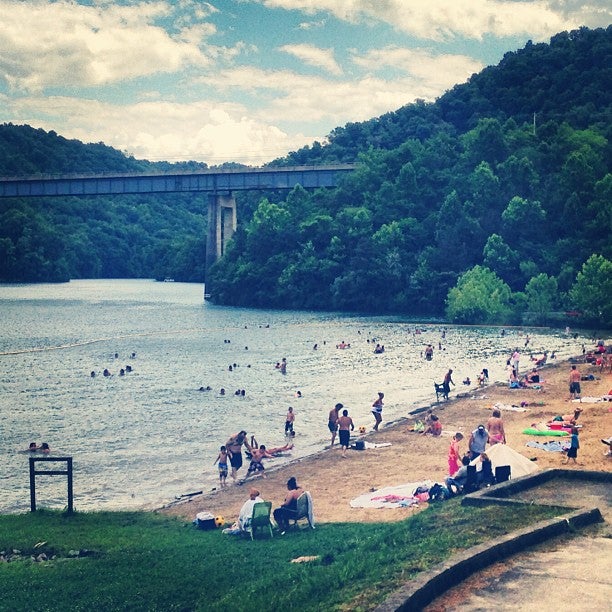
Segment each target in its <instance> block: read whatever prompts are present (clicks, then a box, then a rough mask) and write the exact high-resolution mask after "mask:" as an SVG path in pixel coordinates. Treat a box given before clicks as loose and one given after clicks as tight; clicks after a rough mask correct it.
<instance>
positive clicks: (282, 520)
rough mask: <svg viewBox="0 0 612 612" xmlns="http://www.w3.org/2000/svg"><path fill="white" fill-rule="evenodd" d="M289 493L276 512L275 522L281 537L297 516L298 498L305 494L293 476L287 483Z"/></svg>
mask: <svg viewBox="0 0 612 612" xmlns="http://www.w3.org/2000/svg"><path fill="white" fill-rule="evenodd" d="M287 490H288V493H287V495H285V500H284V501H283V503H282V504H281V505H280V506H279V507H278V508H276V510H274V520H275V521H276V524H277V525H278V528H279V529H280V532H281V535H284V534H285V532H286V531H287V529H288V528H289V521H290V520H291V519H292V518H294V517H295V516H296V511H297V500H298V497H299V496H300V495H301V494H302V493H303V492H304V489H302V487H300V486H299V485H298V483H297V480H296V479H295V476H292V477H291V478H290V479H289V480H288V481H287Z"/></svg>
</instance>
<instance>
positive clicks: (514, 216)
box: [208, 28, 612, 325]
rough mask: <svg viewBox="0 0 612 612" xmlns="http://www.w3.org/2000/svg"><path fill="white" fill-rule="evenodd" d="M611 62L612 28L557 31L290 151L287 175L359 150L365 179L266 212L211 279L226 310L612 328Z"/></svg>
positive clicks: (266, 205)
mask: <svg viewBox="0 0 612 612" xmlns="http://www.w3.org/2000/svg"><path fill="white" fill-rule="evenodd" d="M611 60H612V28H608V29H607V30H594V31H592V30H588V29H586V28H585V29H581V30H579V31H575V32H571V33H562V34H558V35H557V36H555V37H554V38H553V39H552V40H551V43H550V45H544V44H539V45H532V44H529V45H527V46H526V48H525V49H522V50H520V51H518V52H516V53H509V54H507V55H506V57H505V58H504V59H503V61H502V62H501V63H500V65H499V66H497V67H490V68H487V69H485V70H484V71H483V72H482V73H480V74H478V75H474V76H473V77H472V78H471V79H470V81H469V82H468V83H466V84H464V85H460V86H457V87H455V88H454V89H453V90H452V91H449V92H448V93H447V94H445V95H444V96H443V97H441V98H440V99H439V100H438V101H437V102H436V103H435V104H424V103H417V104H413V105H409V106H406V107H404V108H402V109H400V110H398V111H397V112H395V113H389V114H387V115H384V116H382V117H380V118H378V119H373V120H371V121H368V122H365V123H361V124H350V125H347V126H345V127H343V128H338V129H336V130H334V131H333V132H332V133H331V134H330V137H329V144H328V145H321V144H319V143H316V144H315V145H314V146H312V147H307V148H304V149H302V150H300V151H297V152H294V153H291V154H290V155H288V156H287V158H286V159H284V160H280V163H286V164H295V163H300V164H302V163H319V162H336V161H350V160H352V159H354V157H355V152H358V160H359V162H360V168H359V170H357V171H356V172H355V173H353V174H352V175H351V176H350V177H347V178H346V180H345V182H344V184H343V185H342V187H341V188H339V189H338V190H336V191H335V192H333V193H330V192H321V193H317V194H308V193H306V192H305V191H303V190H300V189H297V190H295V191H294V192H293V193H292V194H290V195H289V196H279V198H274V197H272V196H271V197H268V198H267V199H266V200H264V201H262V202H260V203H259V205H258V207H257V209H256V210H255V211H254V214H253V215H252V217H251V218H250V220H248V222H243V224H242V226H241V228H240V230H239V232H238V235H237V236H236V238H235V241H234V245H233V248H232V249H231V252H229V253H228V254H227V255H226V257H225V258H224V259H223V260H222V261H220V262H218V264H217V265H216V266H215V267H214V268H213V270H212V274H211V278H210V282H209V283H208V287H209V290H210V291H211V292H212V294H213V297H214V299H215V300H216V301H218V302H220V303H225V304H240V305H247V304H249V305H258V306H285V307H295V308H331V309H340V310H355V311H367V312H384V311H387V312H400V313H411V314H425V313H427V314H441V313H444V312H445V313H446V315H447V316H448V317H449V318H450V319H451V320H455V321H460V322H481V321H510V320H514V321H519V320H521V318H522V315H523V314H524V313H525V312H529V313H530V315H531V320H537V321H545V320H547V318H548V315H549V313H550V312H551V311H555V310H567V309H570V308H578V309H579V310H580V311H582V312H583V313H584V315H585V319H590V320H591V321H593V322H597V323H599V324H606V325H610V324H611V322H612V310H611V309H612V280H611V279H612V263H611V262H610V258H611V256H612V252H611V251H612V241H611V240H610V236H611V230H612V175H611V174H610V170H611V168H610V164H611V160H612V155H611V153H612V151H611V147H610V135H611V126H612V121H611V119H612V106H611V101H612V61H611ZM534 113H535V122H534ZM280 197H283V198H284V199H282V200H281V199H280ZM243 221H244V219H243ZM594 255H595V256H597V257H593V258H591V257H592V256H594ZM590 258H591V259H590ZM587 261H588V262H589V264H588V266H586V268H585V269H583V266H584V265H585V263H586V262H587ZM579 274H580V276H579Z"/></svg>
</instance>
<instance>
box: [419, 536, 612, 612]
mask: <svg viewBox="0 0 612 612" xmlns="http://www.w3.org/2000/svg"><path fill="white" fill-rule="evenodd" d="M425 610H426V611H427V612H439V611H442V610H461V611H462V612H465V611H470V612H475V611H488V610H521V611H525V612H545V611H548V610H550V611H551V612H553V611H554V612H576V611H580V612H582V611H585V612H587V611H593V612H595V611H597V612H604V611H609V610H612V539H609V538H607V537H595V538H590V537H588V536H582V535H578V536H576V537H574V538H572V539H567V538H562V539H561V540H560V541H557V542H554V543H547V544H544V545H542V546H540V547H538V549H536V550H533V551H530V552H525V553H521V554H518V555H515V556H514V557H511V558H510V559H507V560H506V561H504V562H501V563H496V564H495V565H493V566H491V567H489V568H487V569H485V570H483V571H482V572H479V573H478V574H476V575H474V576H472V577H471V578H469V579H468V580H466V581H464V582H463V583H462V584H461V585H459V586H458V587H456V588H454V589H451V590H450V591H448V592H447V593H446V594H445V595H443V596H442V597H440V598H438V599H436V600H435V601H434V602H432V604H430V605H429V606H428V607H427V608H425Z"/></svg>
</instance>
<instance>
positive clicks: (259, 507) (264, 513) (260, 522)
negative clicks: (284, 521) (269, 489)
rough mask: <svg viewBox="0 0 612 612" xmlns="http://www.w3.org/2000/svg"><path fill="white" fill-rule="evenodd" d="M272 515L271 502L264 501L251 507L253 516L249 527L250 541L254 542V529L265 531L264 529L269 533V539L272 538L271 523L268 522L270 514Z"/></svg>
mask: <svg viewBox="0 0 612 612" xmlns="http://www.w3.org/2000/svg"><path fill="white" fill-rule="evenodd" d="M271 513H272V502H271V501H264V502H257V503H256V504H255V505H254V506H253V515H252V517H251V524H250V525H249V533H250V534H251V540H254V539H255V537H254V535H255V530H256V529H265V528H266V527H267V528H268V529H269V531H270V537H271V538H273V537H274V534H273V533H272V523H271V521H270V514H271Z"/></svg>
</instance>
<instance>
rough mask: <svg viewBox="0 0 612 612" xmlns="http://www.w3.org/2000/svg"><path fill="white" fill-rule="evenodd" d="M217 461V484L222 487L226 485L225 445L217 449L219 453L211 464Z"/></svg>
mask: <svg viewBox="0 0 612 612" xmlns="http://www.w3.org/2000/svg"><path fill="white" fill-rule="evenodd" d="M217 462H219V486H220V487H221V488H222V489H223V488H224V487H225V486H226V482H225V481H226V479H227V448H226V447H225V446H222V447H221V448H220V449H219V454H218V455H217V458H216V459H215V463H213V465H215V464H216V463H217Z"/></svg>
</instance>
